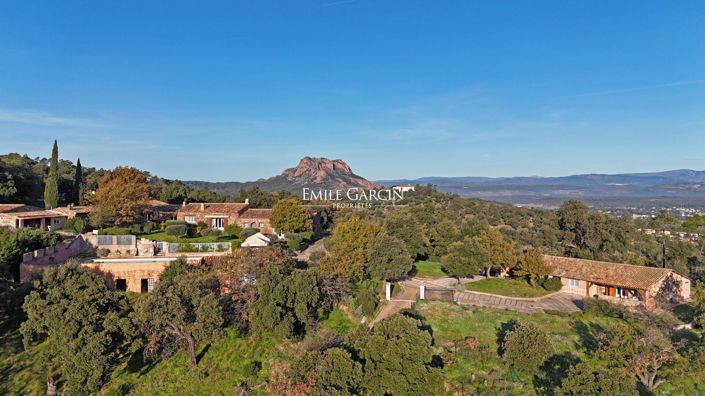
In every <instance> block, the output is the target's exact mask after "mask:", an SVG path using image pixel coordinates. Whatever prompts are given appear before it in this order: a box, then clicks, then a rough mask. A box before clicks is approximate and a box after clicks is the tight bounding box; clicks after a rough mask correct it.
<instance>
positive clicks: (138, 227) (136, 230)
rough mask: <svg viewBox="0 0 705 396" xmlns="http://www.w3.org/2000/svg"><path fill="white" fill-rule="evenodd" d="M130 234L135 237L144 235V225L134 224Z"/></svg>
mask: <svg viewBox="0 0 705 396" xmlns="http://www.w3.org/2000/svg"><path fill="white" fill-rule="evenodd" d="M130 233H131V234H133V235H137V234H141V233H142V225H141V224H133V225H131V226H130Z"/></svg>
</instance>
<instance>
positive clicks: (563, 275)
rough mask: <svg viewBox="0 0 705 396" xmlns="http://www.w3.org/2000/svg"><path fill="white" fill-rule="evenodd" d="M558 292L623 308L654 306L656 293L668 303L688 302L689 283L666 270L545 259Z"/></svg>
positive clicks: (559, 258) (606, 263)
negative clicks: (560, 286)
mask: <svg viewBox="0 0 705 396" xmlns="http://www.w3.org/2000/svg"><path fill="white" fill-rule="evenodd" d="M544 261H545V262H546V264H547V265H548V266H549V267H550V268H551V272H552V273H551V275H552V276H555V277H558V278H560V279H561V283H562V284H563V288H562V289H561V291H564V292H569V293H575V294H581V295H584V296H586V297H594V298H598V299H607V300H609V301H610V302H615V303H618V304H622V305H644V306H646V307H647V308H652V307H654V306H655V305H656V300H657V296H658V295H659V293H661V294H662V295H664V296H666V297H668V299H669V300H677V301H687V300H689V299H690V279H688V278H686V277H684V276H681V275H679V274H677V273H675V272H673V270H671V269H669V268H656V267H646V266H641V265H630V264H619V263H609V262H604V261H595V260H584V259H576V258H568V257H558V256H548V255H546V256H544Z"/></svg>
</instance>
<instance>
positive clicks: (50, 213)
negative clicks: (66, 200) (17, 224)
mask: <svg viewBox="0 0 705 396" xmlns="http://www.w3.org/2000/svg"><path fill="white" fill-rule="evenodd" d="M0 216H3V217H11V218H14V219H38V218H42V217H66V215H65V214H63V213H61V212H56V211H54V210H34V211H27V212H10V213H8V212H5V213H0Z"/></svg>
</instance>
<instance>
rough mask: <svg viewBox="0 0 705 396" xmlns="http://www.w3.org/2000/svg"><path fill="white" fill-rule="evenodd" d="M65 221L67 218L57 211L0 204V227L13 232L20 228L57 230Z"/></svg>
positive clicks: (21, 205) (22, 205)
mask: <svg viewBox="0 0 705 396" xmlns="http://www.w3.org/2000/svg"><path fill="white" fill-rule="evenodd" d="M67 219H68V216H67V215H66V214H64V213H62V212H60V211H58V210H45V209H42V208H37V207H35V206H29V205H24V204H0V227H1V226H4V227H8V228H10V229H13V230H16V229H20V228H37V229H40V230H45V231H50V230H59V229H61V227H63V226H64V223H65V222H66V220H67Z"/></svg>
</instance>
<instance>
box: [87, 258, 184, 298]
mask: <svg viewBox="0 0 705 396" xmlns="http://www.w3.org/2000/svg"><path fill="white" fill-rule="evenodd" d="M169 264H171V262H169V261H147V262H130V261H124V262H110V263H93V262H90V263H83V264H81V265H82V266H84V267H86V268H90V269H91V270H93V271H95V272H97V273H99V274H100V275H101V276H103V277H104V278H105V280H106V282H107V284H108V287H110V288H111V289H115V288H116V284H117V280H118V279H124V280H125V283H126V286H127V291H130V292H134V293H141V292H142V279H152V280H153V281H154V282H155V283H156V282H157V280H158V279H159V274H161V273H162V271H164V268H165V267H166V266H167V265H169Z"/></svg>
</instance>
